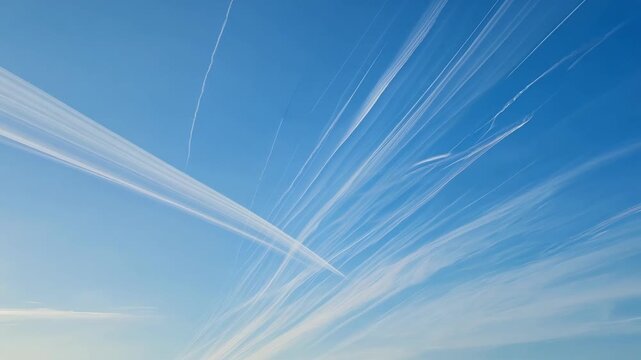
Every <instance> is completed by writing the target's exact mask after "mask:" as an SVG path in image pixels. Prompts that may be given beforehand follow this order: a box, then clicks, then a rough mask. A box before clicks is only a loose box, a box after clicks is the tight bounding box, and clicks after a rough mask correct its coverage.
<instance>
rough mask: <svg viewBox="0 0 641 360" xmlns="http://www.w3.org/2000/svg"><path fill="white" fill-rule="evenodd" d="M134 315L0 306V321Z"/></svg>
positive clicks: (85, 318)
mask: <svg viewBox="0 0 641 360" xmlns="http://www.w3.org/2000/svg"><path fill="white" fill-rule="evenodd" d="M134 317H135V316H134V315H130V314H124V313H115V312H95V311H74V310H58V309H49V308H23V309H21V308H0V322H2V321H5V320H7V321H20V320H122V319H131V318H134Z"/></svg>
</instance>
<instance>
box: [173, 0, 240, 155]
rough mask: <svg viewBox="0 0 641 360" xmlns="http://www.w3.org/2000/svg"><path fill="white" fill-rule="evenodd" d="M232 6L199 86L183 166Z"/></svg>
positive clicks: (189, 151) (230, 4)
mask: <svg viewBox="0 0 641 360" xmlns="http://www.w3.org/2000/svg"><path fill="white" fill-rule="evenodd" d="M233 4H234V0H230V1H229V6H228V7H227V13H226V14H225V20H223V25H222V26H221V27H220V32H219V33H218V37H217V38H216V44H215V45H214V50H213V51H212V52H211V56H210V57H209V66H207V71H206V72H205V77H204V78H203V82H202V84H201V85H200V94H198V101H196V109H195V110H194V116H193V118H192V119H191V129H189V142H188V144H187V161H186V162H185V164H189V158H190V157H191V140H192V139H193V137H194V128H195V127H196V119H197V118H198V111H199V110H200V102H201V101H202V99H203V95H204V94H205V86H206V85H207V78H208V77H209V73H210V72H211V67H212V66H213V65H214V57H215V56H216V51H218V45H219V44H220V39H221V38H222V37H223V33H224V32H225V27H226V26H227V19H229V12H230V11H231V6H232V5H233Z"/></svg>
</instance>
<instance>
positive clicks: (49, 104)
mask: <svg viewBox="0 0 641 360" xmlns="http://www.w3.org/2000/svg"><path fill="white" fill-rule="evenodd" d="M0 138H6V139H8V140H11V141H12V142H14V143H17V144H20V145H22V146H24V147H26V148H28V149H31V150H33V151H35V152H37V153H39V154H42V155H45V156H47V157H49V158H53V159H55V160H58V161H60V162H62V163H64V164H67V165H69V166H72V167H74V168H77V169H80V170H83V171H85V172H88V173H90V174H93V175H95V176H98V177H101V178H103V179H106V180H109V181H111V182H113V183H116V184H118V185H121V186H124V187H126V188H128V189H131V190H134V191H136V192H138V193H141V194H143V195H146V196H149V197H151V198H153V199H156V200H159V201H161V202H164V203H166V204H169V205H172V206H174V207H176V208H178V209H180V210H182V211H185V212H187V213H188V214H190V215H193V216H196V217H198V218H201V219H203V220H205V221H208V222H210V223H213V224H215V225H218V226H220V227H223V228H225V229H227V230H229V231H232V232H235V233H237V234H239V235H242V236H244V237H246V238H248V239H251V240H254V241H256V242H259V243H262V244H265V245H267V246H269V247H272V248H274V249H276V250H278V251H280V252H288V253H289V252H290V250H293V251H295V252H296V253H297V254H298V255H300V256H302V257H303V258H305V259H307V260H309V261H311V262H312V263H314V264H317V265H320V266H321V267H324V268H327V269H329V270H331V271H333V272H336V273H339V272H338V270H336V269H335V268H334V267H333V266H331V265H330V264H329V263H327V262H326V261H325V260H323V259H322V258H320V257H319V256H318V255H316V254H315V253H313V252H312V251H311V250H309V249H307V248H306V247H304V246H302V245H301V244H300V243H299V242H298V241H297V240H295V239H293V238H292V237H291V236H289V235H287V234H285V233H284V232H283V231H282V230H280V229H278V228H277V227H276V226H274V225H272V224H271V223H269V222H267V221H266V220H265V219H263V218H261V217H259V216H258V215H256V214H254V213H253V212H251V211H250V210H248V209H246V208H244V207H242V206H241V205H239V204H237V203H235V202H234V201H232V200H230V199H228V198H227V197H225V196H224V195H222V194H220V193H218V192H216V191H215V190H213V189H211V188H209V187H207V186H206V185H204V184H202V183H200V182H198V181H197V180H195V179H193V178H191V177H190V176H188V175H187V174H185V173H184V172H181V171H180V170H178V169H176V168H174V167H172V166H171V165H169V164H167V163H166V162H164V161H162V160H160V159H158V158H157V157H155V156H153V155H151V154H149V153H148V152H146V151H144V150H143V149H141V148H139V147H138V146H136V145H134V144H132V143H131V142H129V141H127V140H125V139H124V138H122V137H120V136H118V135H117V134H115V133H113V132H111V131H109V130H108V129H107V128H105V127H103V126H101V125H99V124H98V123H96V122H94V121H93V120H91V119H89V118H88V117H86V116H84V115H82V114H80V113H79V112H77V111H75V110H74V109H72V108H70V107H69V106H67V105H65V104H63V103H62V102H60V101H58V100H57V99H55V98H53V97H51V96H50V95H48V94H46V93H45V92H43V91H41V90H39V89H37V88H35V87H34V86H32V85H30V84H28V83H27V82H25V81H24V80H22V79H20V78H18V77H17V76H15V75H13V74H11V73H10V72H8V71H7V70H5V69H3V68H0Z"/></svg>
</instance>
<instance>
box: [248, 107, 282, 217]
mask: <svg viewBox="0 0 641 360" xmlns="http://www.w3.org/2000/svg"><path fill="white" fill-rule="evenodd" d="M283 120H285V117H284V116H283V117H281V118H280V123H278V128H277V129H276V135H274V140H273V141H272V145H271V146H270V148H269V153H267V159H265V165H263V169H262V170H261V171H260V176H258V183H257V184H256V190H254V195H252V199H251V202H250V203H249V208H250V209H252V208H253V207H254V200H255V199H256V194H258V190H259V189H260V184H261V183H262V181H263V176H264V175H265V171H266V170H267V167H268V166H269V162H270V160H271V158H272V153H273V152H274V147H275V146H276V141H277V140H278V135H279V134H280V128H281V126H283Z"/></svg>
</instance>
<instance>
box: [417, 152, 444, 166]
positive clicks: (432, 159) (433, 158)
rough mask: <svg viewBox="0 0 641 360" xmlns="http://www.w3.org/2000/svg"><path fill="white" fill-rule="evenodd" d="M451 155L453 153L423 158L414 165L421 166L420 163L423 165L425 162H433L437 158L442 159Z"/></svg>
mask: <svg viewBox="0 0 641 360" xmlns="http://www.w3.org/2000/svg"><path fill="white" fill-rule="evenodd" d="M450 155H452V154H450V153H445V154H440V155H434V156H430V157H428V158H427V159H423V160H421V161H419V162H417V163H416V164H414V166H420V165H423V164H427V163H431V162H433V161H436V160H442V159H445V158H447V157H449V156H450Z"/></svg>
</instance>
